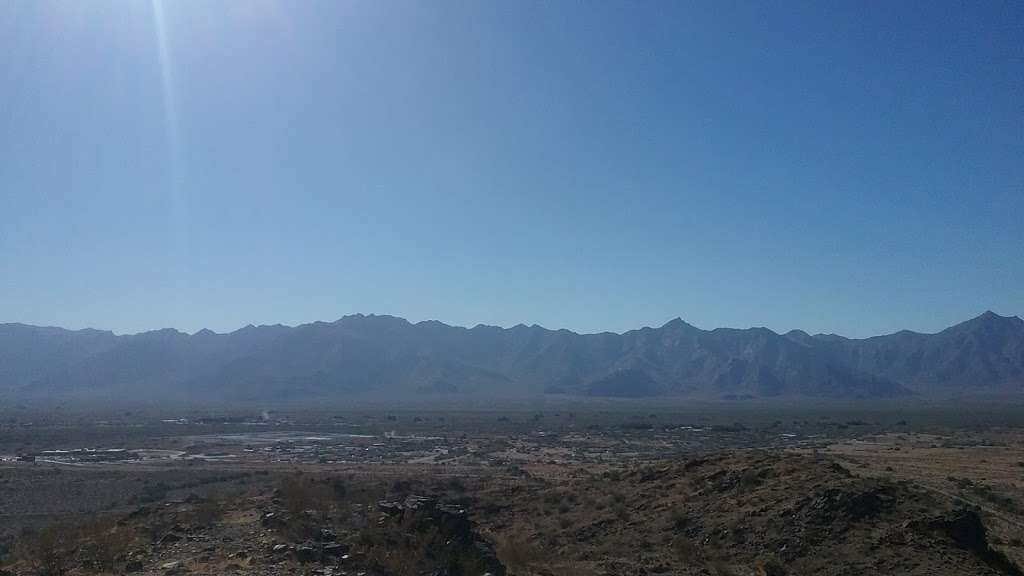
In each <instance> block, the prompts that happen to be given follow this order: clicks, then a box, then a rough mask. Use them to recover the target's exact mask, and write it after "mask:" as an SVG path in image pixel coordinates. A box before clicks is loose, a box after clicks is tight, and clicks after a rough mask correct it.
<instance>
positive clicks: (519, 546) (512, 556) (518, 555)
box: [495, 536, 538, 576]
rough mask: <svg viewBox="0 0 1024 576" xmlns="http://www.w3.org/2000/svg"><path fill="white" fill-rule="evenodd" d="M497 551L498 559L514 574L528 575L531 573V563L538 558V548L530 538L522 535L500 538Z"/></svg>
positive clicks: (519, 575)
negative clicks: (536, 548) (531, 542)
mask: <svg viewBox="0 0 1024 576" xmlns="http://www.w3.org/2000/svg"><path fill="white" fill-rule="evenodd" d="M495 552H496V553H497V555H498V560H500V561H501V563H502V564H504V565H505V567H506V568H507V569H508V571H509V574H511V575H512V576H526V575H527V574H529V573H530V565H531V564H532V563H533V562H534V561H535V560H536V559H537V558H538V555H537V553H536V550H535V549H534V547H533V546H532V545H531V544H530V542H529V540H527V539H526V538H523V537H520V536H509V537H504V538H499V539H498V543H497V547H496V549H495Z"/></svg>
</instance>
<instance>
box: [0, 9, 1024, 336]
mask: <svg viewBox="0 0 1024 576" xmlns="http://www.w3.org/2000/svg"><path fill="white" fill-rule="evenodd" d="M986 309H991V310H994V311H995V312H997V313H999V314H1003V315H1024V3H1020V2H1005V3H1000V2H996V1H992V2H931V1H929V2H920V3H917V2H871V1H868V2H862V1H851V2H828V1H824V2H822V1H814V2H800V1H793V2H782V3H777V2H776V3H747V2H738V3H734V2H727V1H721V0H715V1H709V2H695V3H690V2H654V1H650V2H647V1H645V2H629V3H627V2H613V1H604V2H577V1H569V0H559V1H543V2H528V1H519V0H517V1H514V2H478V1H460V0H452V1H445V2H419V1H416V2H412V1H409V2H399V1H392V0H386V1H379V0H374V1H367V2H339V1H333V0H332V1H323V2H318V1H308V2H292V1H286V0H246V1H228V0H225V1H218V2H202V1H198V0H197V1H187V0H180V1H171V0H165V1H160V0H154V1H137V0H122V1H116V0H103V1H96V2H52V1H49V0H8V1H5V2H3V3H0V322H25V323H32V324H43V325H58V326H65V327H69V328H82V327H96V328H102V329H110V330H114V331H115V332H118V333H130V332H138V331H143V330H149V329H156V328H162V327H175V328H178V329H181V330H184V331H188V332H193V331H196V330H198V329H200V328H203V327H207V328H211V329H213V330H215V331H218V332H221V331H230V330H234V329H237V328H239V327H242V326H244V325H246V324H272V323H284V324H290V325H291V324H299V323H305V322H311V321H315V320H328V321H329V320H333V319H336V318H338V317H341V316H342V315H345V314H351V313H379V314H394V315H397V316H402V317H405V318H408V319H410V320H413V321H419V320H426V319H437V320H441V321H444V322H448V323H451V324H457V325H464V326H473V325H475V324H477V323H484V324H494V325H501V326H511V325H515V324H518V323H524V324H534V323H536V324H540V325H542V326H545V327H548V328H569V329H572V330H576V331H581V332H597V331H604V330H611V331H624V330H628V329H632V328H637V327H640V326H645V325H650V326H658V325H661V324H663V323H664V322H666V321H668V320H669V319H671V318H674V317H682V318H683V319H685V320H687V321H688V322H690V323H692V324H694V325H696V326H699V327H702V328H714V327H718V326H730V327H749V326H767V327H769V328H772V329H774V330H777V331H785V330H789V329H792V328H802V329H804V330H807V331H809V332H812V333H813V332H835V333H839V334H844V335H848V336H853V337H862V336H869V335H874V334H880V333H887V332H893V331H896V330H900V329H904V328H907V329H913V330H918V331H926V332H931V331H937V330H939V329H942V328H944V327H946V326H948V325H951V324H953V323H956V322H959V321H962V320H966V319H967V318H970V317H972V316H976V315H977V314H979V313H981V312H982V311H984V310H986Z"/></svg>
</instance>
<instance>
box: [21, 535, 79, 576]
mask: <svg viewBox="0 0 1024 576" xmlns="http://www.w3.org/2000/svg"><path fill="white" fill-rule="evenodd" d="M72 531H73V530H72V529H71V527H69V526H67V525H64V524H53V525H50V526H47V527H46V528H43V529H41V530H39V531H37V532H34V533H29V534H24V535H22V536H21V537H19V538H18V540H17V542H16V544H15V548H14V550H15V552H14V553H15V557H16V559H17V560H20V561H21V562H23V563H25V564H26V565H27V566H28V567H29V568H30V569H31V570H32V571H33V572H34V573H35V574H36V575H37V576H62V575H63V574H64V573H66V572H67V571H68V567H69V566H70V565H71V560H72V558H73V556H74V552H75V549H74V545H73V538H69V536H70V535H71V533H72Z"/></svg>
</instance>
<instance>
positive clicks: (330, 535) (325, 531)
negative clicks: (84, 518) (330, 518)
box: [319, 528, 338, 542]
mask: <svg viewBox="0 0 1024 576" xmlns="http://www.w3.org/2000/svg"><path fill="white" fill-rule="evenodd" d="M319 537H320V541H321V542H334V541H335V540H337V539H338V535H337V534H335V533H334V530H331V529H329V528H321V529H320V535H319Z"/></svg>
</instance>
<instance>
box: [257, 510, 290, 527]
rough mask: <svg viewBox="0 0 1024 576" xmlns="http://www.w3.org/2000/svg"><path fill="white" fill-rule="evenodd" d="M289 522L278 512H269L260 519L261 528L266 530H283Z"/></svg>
mask: <svg viewBox="0 0 1024 576" xmlns="http://www.w3.org/2000/svg"><path fill="white" fill-rule="evenodd" d="M287 525H288V521H287V520H286V519H285V518H284V517H282V516H281V515H280V514H278V513H276V512H267V513H266V514H264V515H263V516H262V517H261V518H260V526H263V527H264V528H282V527H284V526H287Z"/></svg>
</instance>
